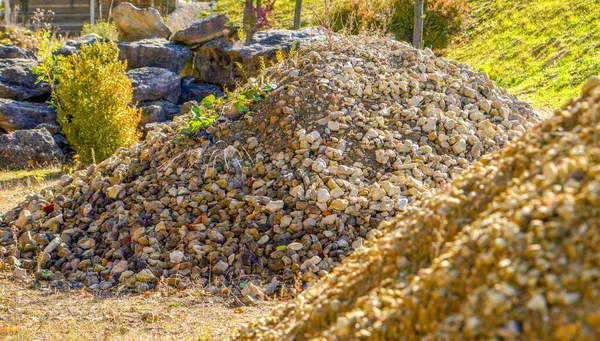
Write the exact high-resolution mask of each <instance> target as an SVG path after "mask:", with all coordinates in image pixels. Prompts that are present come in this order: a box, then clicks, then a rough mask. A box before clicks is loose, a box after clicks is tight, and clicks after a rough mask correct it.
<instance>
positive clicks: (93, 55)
mask: <svg viewBox="0 0 600 341" xmlns="http://www.w3.org/2000/svg"><path fill="white" fill-rule="evenodd" d="M44 37H45V39H44V40H43V43H42V44H40V51H39V55H40V57H41V58H42V60H43V61H42V63H41V64H40V66H38V67H37V68H35V69H33V72H34V73H35V74H37V75H38V76H39V78H38V81H46V82H48V83H49V84H50V86H51V89H52V95H51V100H50V104H51V105H53V106H54V107H56V113H57V118H58V122H59V123H60V125H61V127H62V131H63V133H64V134H65V136H66V137H67V140H68V141H69V144H70V145H71V146H72V147H73V149H74V150H75V151H76V152H77V154H78V155H79V157H80V160H81V162H82V163H91V162H101V161H103V160H104V159H106V158H108V157H109V156H111V155H112V154H113V153H114V152H115V151H116V150H117V149H118V148H120V147H127V146H129V145H131V144H132V143H134V142H136V141H137V139H138V136H139V134H138V132H137V126H138V124H139V121H140V117H141V110H138V109H135V107H133V106H131V99H132V96H133V88H132V86H131V81H129V79H128V78H127V75H126V68H127V66H126V63H125V62H121V61H119V60H118V55H119V50H118V48H117V44H116V43H114V42H107V43H100V42H95V43H94V44H91V45H86V44H83V45H82V46H81V51H80V52H79V53H74V54H72V55H70V56H68V57H65V58H63V57H61V56H55V55H54V54H53V53H52V52H53V51H54V50H55V49H56V47H57V46H56V45H57V44H55V43H54V42H53V41H52V40H51V39H50V35H49V33H48V32H45V33H44ZM56 84H60V86H57V85H56Z"/></svg>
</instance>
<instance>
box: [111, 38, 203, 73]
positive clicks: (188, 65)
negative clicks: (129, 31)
mask: <svg viewBox="0 0 600 341" xmlns="http://www.w3.org/2000/svg"><path fill="white" fill-rule="evenodd" d="M118 46H119V59H121V60H127V67H128V68H129V69H138V68H141V67H159V68H163V69H167V70H169V71H171V72H174V73H176V74H178V75H180V76H187V75H191V74H192V72H193V71H192V62H193V60H192V57H193V53H192V50H190V49H189V48H188V47H187V46H185V45H182V44H179V43H176V42H172V41H168V40H165V39H145V40H140V41H134V42H120V43H118Z"/></svg>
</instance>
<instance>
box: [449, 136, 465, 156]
mask: <svg viewBox="0 0 600 341" xmlns="http://www.w3.org/2000/svg"><path fill="white" fill-rule="evenodd" d="M452 150H453V151H454V152H455V153H456V154H460V153H464V152H465V151H466V150H467V141H465V140H463V139H459V140H458V141H456V143H455V144H453V145H452Z"/></svg>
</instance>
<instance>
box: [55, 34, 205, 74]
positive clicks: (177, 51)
mask: <svg viewBox="0 0 600 341" xmlns="http://www.w3.org/2000/svg"><path fill="white" fill-rule="evenodd" d="M97 40H99V41H102V42H105V41H108V40H107V39H105V38H102V37H100V36H99V35H96V34H88V35H86V36H83V37H81V38H79V39H75V40H67V41H66V42H64V43H63V45H62V46H61V48H60V49H59V50H58V51H57V52H56V54H60V55H63V56H68V55H70V54H72V53H77V52H79V50H80V47H81V45H83V44H88V45H89V44H93V43H94V42H95V41H97ZM117 47H118V48H119V60H127V68H128V69H130V70H131V69H138V68H141V67H148V66H150V67H160V68H163V69H168V70H169V71H172V72H175V73H176V74H178V75H181V76H182V77H183V76H189V75H191V74H192V73H193V70H192V63H193V52H192V50H191V49H190V48H189V47H187V46H186V45H183V44H179V43H176V42H172V41H169V40H166V39H163V38H154V39H144V40H138V41H130V42H118V43H117Z"/></svg>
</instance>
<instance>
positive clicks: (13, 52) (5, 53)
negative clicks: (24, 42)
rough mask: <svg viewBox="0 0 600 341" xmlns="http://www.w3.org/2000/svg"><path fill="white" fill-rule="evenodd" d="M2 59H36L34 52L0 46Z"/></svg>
mask: <svg viewBox="0 0 600 341" xmlns="http://www.w3.org/2000/svg"><path fill="white" fill-rule="evenodd" d="M0 59H35V54H34V53H33V52H32V51H29V50H26V49H23V48H20V47H18V46H14V45H4V44H2V45H0Z"/></svg>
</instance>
